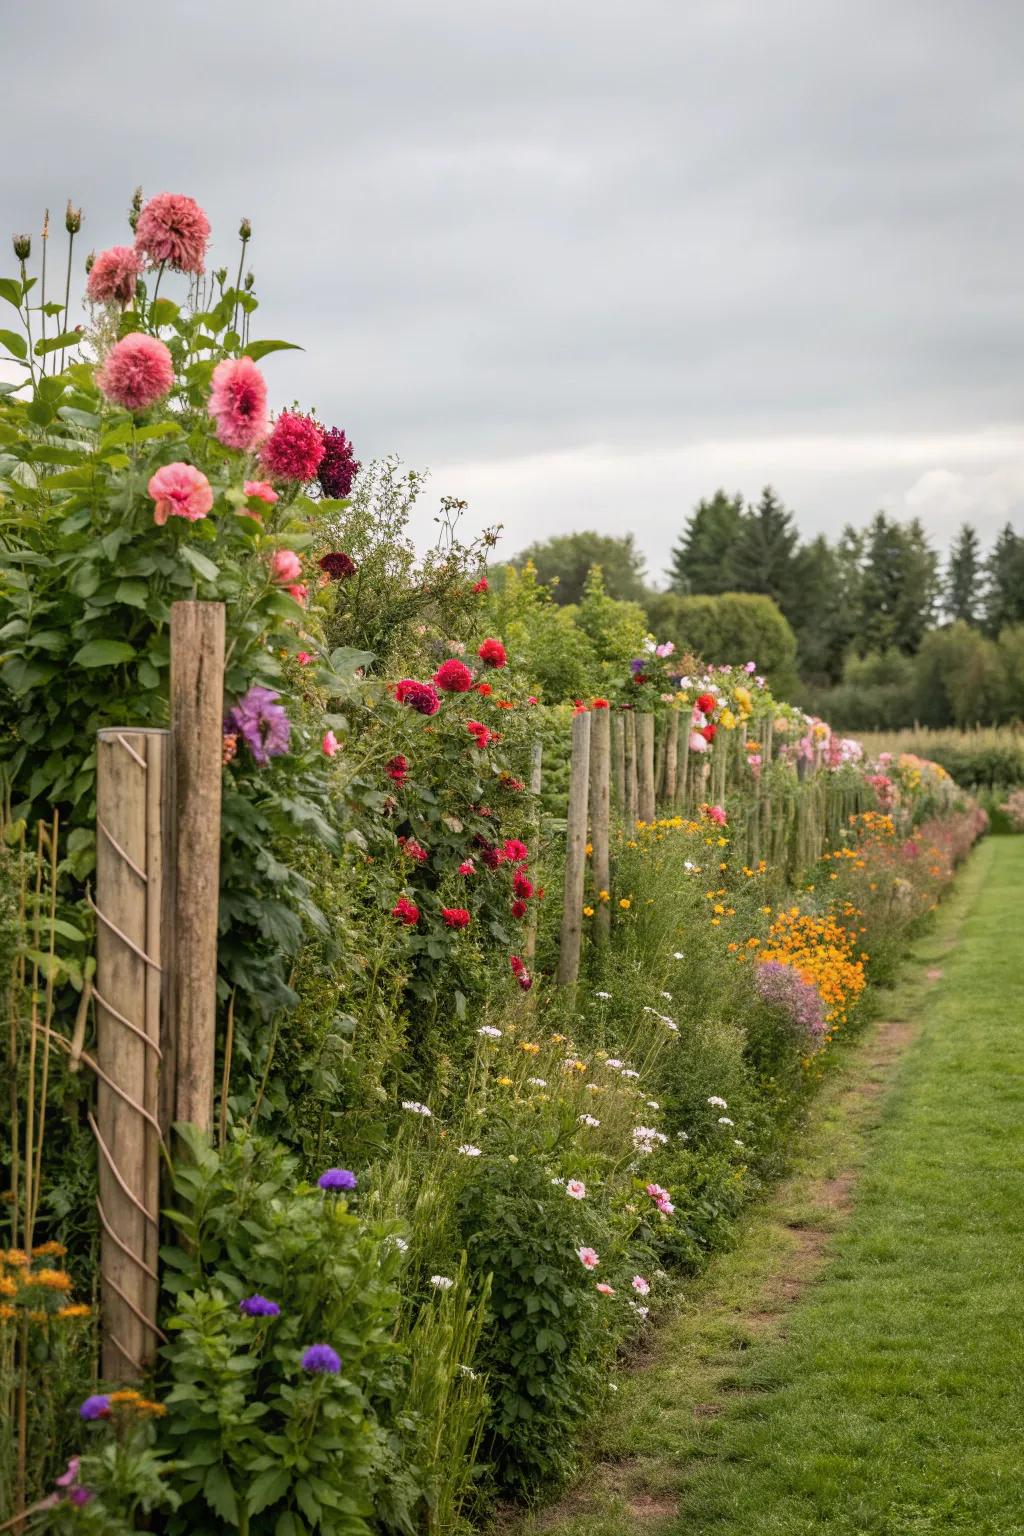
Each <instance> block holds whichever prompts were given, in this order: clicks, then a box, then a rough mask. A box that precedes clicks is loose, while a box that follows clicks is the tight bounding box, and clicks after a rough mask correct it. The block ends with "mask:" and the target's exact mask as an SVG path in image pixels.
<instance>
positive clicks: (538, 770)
mask: <svg viewBox="0 0 1024 1536" xmlns="http://www.w3.org/2000/svg"><path fill="white" fill-rule="evenodd" d="M543 782H544V746H543V743H542V742H541V739H540V737H539V736H538V737H537V740H536V741H535V742H534V744H533V749H532V752H531V756H530V802H531V806H532V811H531V828H532V832H533V836H534V838H536V837H537V836H538V834H539V832H540V792H541V788H542V786H543ZM523 949H524V958H525V959H526V961H527V962H528V963H529V964H532V963H533V958H534V956H535V955H536V953H537V903H536V902H535V901H531V902H530V904H529V906H528V907H527V909H526V941H525V944H524V946H523Z"/></svg>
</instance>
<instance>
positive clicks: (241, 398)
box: [209, 357, 270, 453]
mask: <svg viewBox="0 0 1024 1536" xmlns="http://www.w3.org/2000/svg"><path fill="white" fill-rule="evenodd" d="M209 411H210V415H211V416H212V417H213V418H214V420H215V421H216V423H217V439H218V441H219V442H222V443H223V444H224V446H225V448H238V449H240V450H241V451H242V452H243V453H248V452H250V451H251V450H252V449H253V448H256V447H257V446H258V445H259V444H260V443H262V441H263V439H264V438H265V437H266V435H267V433H268V432H269V430H270V417H269V415H268V413H267V386H266V383H265V382H264V378H263V375H262V373H260V371H259V369H258V368H257V366H256V364H255V363H254V362H253V360H252V358H251V357H226V358H224V360H223V361H222V362H220V363H218V364H217V366H216V368H215V369H214V370H213V381H212V387H211V389H210V401H209Z"/></svg>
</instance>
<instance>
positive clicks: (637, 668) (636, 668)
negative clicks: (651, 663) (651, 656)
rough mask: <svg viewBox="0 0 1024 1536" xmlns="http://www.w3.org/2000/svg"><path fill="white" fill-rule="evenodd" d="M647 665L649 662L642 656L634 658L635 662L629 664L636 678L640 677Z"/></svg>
mask: <svg viewBox="0 0 1024 1536" xmlns="http://www.w3.org/2000/svg"><path fill="white" fill-rule="evenodd" d="M646 665H647V662H646V661H645V660H644V658H643V657H642V656H634V657H633V660H632V661H631V662H630V664H629V670H630V671H631V672H632V674H633V676H634V677H639V675H640V673H641V672H642V671H643V669H644V667H645V666H646Z"/></svg>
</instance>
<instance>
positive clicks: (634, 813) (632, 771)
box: [626, 709, 640, 837]
mask: <svg viewBox="0 0 1024 1536" xmlns="http://www.w3.org/2000/svg"><path fill="white" fill-rule="evenodd" d="M636 750H637V741H636V712H635V710H632V709H631V710H630V711H629V713H628V714H627V715H626V827H627V829H628V832H629V836H630V837H632V836H633V833H634V832H635V831H636V824H637V820H638V818H639V816H640V788H639V779H638V777H637V768H636Z"/></svg>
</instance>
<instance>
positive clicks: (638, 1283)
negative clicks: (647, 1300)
mask: <svg viewBox="0 0 1024 1536" xmlns="http://www.w3.org/2000/svg"><path fill="white" fill-rule="evenodd" d="M632 1285H633V1289H634V1291H636V1293H637V1295H638V1296H649V1295H650V1291H651V1287H650V1284H649V1282H648V1281H647V1280H645V1279H644V1277H643V1275H634V1276H633V1280H632Z"/></svg>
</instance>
